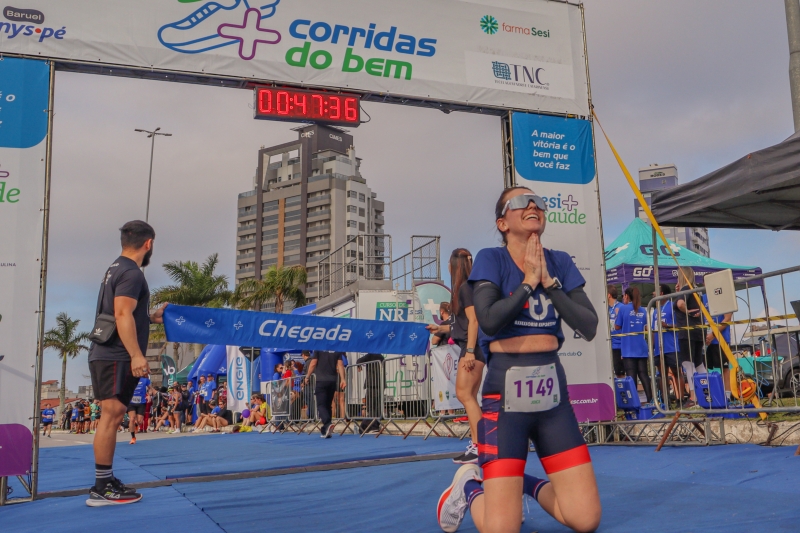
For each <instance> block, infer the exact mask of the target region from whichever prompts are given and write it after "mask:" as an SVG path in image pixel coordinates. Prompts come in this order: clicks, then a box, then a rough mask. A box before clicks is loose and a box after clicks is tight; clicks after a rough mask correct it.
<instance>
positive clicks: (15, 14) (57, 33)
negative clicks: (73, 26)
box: [0, 6, 67, 42]
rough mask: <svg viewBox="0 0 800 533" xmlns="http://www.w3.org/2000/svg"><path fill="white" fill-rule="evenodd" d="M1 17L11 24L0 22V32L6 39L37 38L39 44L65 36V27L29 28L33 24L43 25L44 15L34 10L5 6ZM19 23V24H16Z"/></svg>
mask: <svg viewBox="0 0 800 533" xmlns="http://www.w3.org/2000/svg"><path fill="white" fill-rule="evenodd" d="M3 17H4V18H5V19H6V20H10V21H11V22H0V32H2V33H5V34H6V35H7V36H8V39H14V38H15V37H19V36H20V35H21V36H24V37H30V36H33V37H38V39H39V42H42V41H44V40H45V39H49V38H50V37H52V38H54V39H59V40H61V39H63V38H64V36H65V35H66V34H67V27H66V26H62V27H61V29H55V28H48V27H42V28H37V27H35V26H31V25H30V24H29V23H33V24H43V23H44V13H42V12H41V11H37V10H36V9H20V8H16V7H11V6H6V7H4V8H3ZM18 22H20V23H21V24H17V23H18Z"/></svg>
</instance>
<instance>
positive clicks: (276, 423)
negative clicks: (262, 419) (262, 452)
mask: <svg viewBox="0 0 800 533" xmlns="http://www.w3.org/2000/svg"><path fill="white" fill-rule="evenodd" d="M290 381H291V378H289V379H276V380H273V381H268V382H266V398H265V399H266V401H267V408H268V410H269V413H268V418H267V425H266V426H264V428H262V430H261V432H262V433H263V432H264V431H270V432H272V433H275V432H280V433H283V432H284V431H286V430H287V429H288V425H289V405H290V402H289V391H290V389H291V383H290Z"/></svg>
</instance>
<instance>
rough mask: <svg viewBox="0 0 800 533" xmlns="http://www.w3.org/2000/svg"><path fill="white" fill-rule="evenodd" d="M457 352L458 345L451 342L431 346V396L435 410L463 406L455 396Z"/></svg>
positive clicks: (460, 407)
mask: <svg viewBox="0 0 800 533" xmlns="http://www.w3.org/2000/svg"><path fill="white" fill-rule="evenodd" d="M459 352H460V350H459V348H458V346H455V345H453V344H445V345H443V346H436V347H434V348H431V367H432V369H433V370H432V372H431V377H432V381H431V398H433V409H434V410H436V411H444V410H445V409H463V408H464V406H463V405H461V402H459V401H458V398H456V373H457V371H458V355H459Z"/></svg>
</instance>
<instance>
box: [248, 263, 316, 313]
mask: <svg viewBox="0 0 800 533" xmlns="http://www.w3.org/2000/svg"><path fill="white" fill-rule="evenodd" d="M307 279H308V275H307V273H306V269H305V267H303V266H301V265H295V266H291V267H285V266H282V267H276V266H272V267H270V268H269V270H267V272H266V274H264V277H263V278H262V279H248V280H245V281H243V282H241V283H240V284H239V286H238V287H236V292H235V293H234V295H233V302H234V304H235V305H236V306H237V307H239V308H240V309H257V310H258V309H261V308H262V307H263V306H264V304H267V303H270V302H273V303H274V304H275V312H276V313H283V306H284V303H286V302H294V305H295V307H300V306H301V305H303V304H304V303H305V302H306V295H305V294H304V293H303V290H302V288H301V287H303V286H304V285H305V284H306V281H307Z"/></svg>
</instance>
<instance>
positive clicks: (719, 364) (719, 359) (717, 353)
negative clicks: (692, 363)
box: [706, 344, 730, 368]
mask: <svg viewBox="0 0 800 533" xmlns="http://www.w3.org/2000/svg"><path fill="white" fill-rule="evenodd" d="M706 361H707V362H706V366H707V367H708V368H729V367H730V363H729V362H728V358H727V357H725V354H724V353H723V352H722V350H721V349H720V346H719V344H709V345H708V346H707V347H706Z"/></svg>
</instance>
